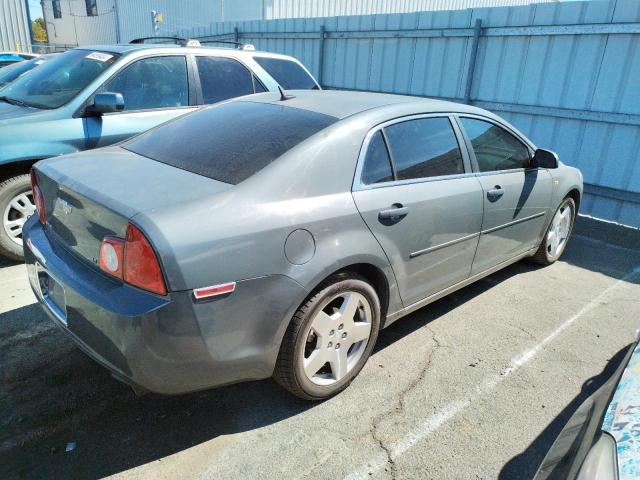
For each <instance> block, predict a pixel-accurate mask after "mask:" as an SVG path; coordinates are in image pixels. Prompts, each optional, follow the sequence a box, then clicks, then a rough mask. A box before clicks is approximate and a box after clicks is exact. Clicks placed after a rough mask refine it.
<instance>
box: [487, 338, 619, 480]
mask: <svg viewBox="0 0 640 480" xmlns="http://www.w3.org/2000/svg"><path fill="white" fill-rule="evenodd" d="M629 347H630V345H627V346H626V347H624V348H622V349H621V350H620V351H618V352H617V353H616V354H615V355H614V356H613V357H611V358H610V359H609V361H608V362H607V365H606V366H605V367H604V369H603V370H602V372H600V373H599V374H598V375H595V376H594V377H591V378H589V379H588V380H587V381H586V382H584V383H583V384H582V388H581V389H580V393H579V394H578V395H576V396H575V397H574V399H573V400H571V402H569V404H568V405H567V406H566V407H564V408H563V409H562V411H561V412H560V413H558V415H557V416H556V417H555V418H554V419H553V420H552V421H551V422H550V423H549V424H548V425H547V426H546V428H545V429H544V430H543V431H542V432H541V433H540V435H538V436H537V437H536V438H535V440H534V441H533V442H531V444H530V445H529V446H528V447H527V449H526V450H524V451H523V452H522V453H520V454H519V455H516V456H515V457H513V458H512V459H511V460H509V462H507V464H506V465H505V466H504V467H503V468H502V470H501V471H500V475H499V476H498V478H499V480H516V479H517V480H523V479H532V478H533V477H534V476H535V474H536V471H537V470H538V467H539V466H540V464H541V463H542V460H543V459H544V457H545V455H546V454H547V452H548V451H549V449H550V448H551V446H552V445H553V442H554V441H555V439H556V438H557V437H558V435H559V434H560V432H561V431H562V429H563V428H564V426H565V425H566V423H567V422H568V421H569V419H570V418H571V416H572V415H573V414H574V413H575V412H576V410H577V409H578V408H579V407H580V405H582V404H583V403H584V401H585V400H586V399H587V398H589V397H590V396H591V395H592V394H594V393H595V392H596V390H598V389H599V388H600V387H601V386H602V385H604V384H605V383H606V382H607V380H609V379H610V378H611V376H612V375H613V374H614V372H615V371H616V369H617V368H618V367H619V366H620V363H621V362H622V361H623V359H624V357H625V355H626V354H627V352H628V351H629Z"/></svg>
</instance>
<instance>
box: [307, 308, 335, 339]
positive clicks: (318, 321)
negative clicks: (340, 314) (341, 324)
mask: <svg viewBox="0 0 640 480" xmlns="http://www.w3.org/2000/svg"><path fill="white" fill-rule="evenodd" d="M334 322H335V319H334V318H333V317H331V316H329V315H327V314H326V313H325V312H323V311H320V312H318V313H317V314H316V318H315V319H314V321H313V326H312V328H313V330H315V331H316V332H317V333H318V335H320V336H325V335H327V334H328V333H329V331H331V327H332V326H333V323H334Z"/></svg>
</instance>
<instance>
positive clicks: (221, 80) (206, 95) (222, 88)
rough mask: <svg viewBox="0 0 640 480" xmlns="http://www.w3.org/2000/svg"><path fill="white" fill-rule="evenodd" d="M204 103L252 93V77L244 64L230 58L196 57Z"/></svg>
mask: <svg viewBox="0 0 640 480" xmlns="http://www.w3.org/2000/svg"><path fill="white" fill-rule="evenodd" d="M196 63H197V65H198V74H199V75H200V84H201V85H202V97H203V100H204V103H206V104H209V103H216V102H220V101H222V100H227V99H229V98H235V97H240V96H242V95H250V94H252V93H254V78H253V75H252V74H251V72H250V71H249V70H247V69H246V68H245V67H244V65H242V64H241V63H240V62H237V61H236V60H233V59H231V58H222V57H196Z"/></svg>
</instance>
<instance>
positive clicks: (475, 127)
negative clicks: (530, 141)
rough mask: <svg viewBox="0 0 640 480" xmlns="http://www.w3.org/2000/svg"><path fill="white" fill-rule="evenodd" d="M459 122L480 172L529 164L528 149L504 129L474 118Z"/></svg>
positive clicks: (523, 166) (462, 119)
mask: <svg viewBox="0 0 640 480" xmlns="http://www.w3.org/2000/svg"><path fill="white" fill-rule="evenodd" d="M460 120H461V121H462V125H463V126H464V129H465V131H466V132H467V135H468V137H469V139H470V140H471V145H472V146H473V151H474V153H475V154H476V160H477V161H478V168H479V169H480V171H481V172H495V171H498V170H511V169H514V168H525V167H526V166H527V165H528V164H529V156H530V155H529V149H528V148H527V147H526V146H525V145H524V144H523V143H522V142H521V141H520V140H518V139H517V138H516V137H514V136H513V135H511V134H510V133H509V132H507V131H506V130H505V129H504V128H501V127H499V126H497V125H495V124H493V123H490V122H485V121H483V120H477V119H475V118H464V117H462V118H461V119H460Z"/></svg>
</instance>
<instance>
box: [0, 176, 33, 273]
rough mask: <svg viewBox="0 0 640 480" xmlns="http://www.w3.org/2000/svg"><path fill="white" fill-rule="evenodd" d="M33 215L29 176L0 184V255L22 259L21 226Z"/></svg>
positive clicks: (16, 177)
mask: <svg viewBox="0 0 640 480" xmlns="http://www.w3.org/2000/svg"><path fill="white" fill-rule="evenodd" d="M34 213H35V205H34V203H33V196H32V193H31V178H30V176H29V174H24V175H18V176H15V177H11V178H8V179H7V180H5V181H3V182H2V183H0V255H2V256H5V257H7V258H10V259H12V260H18V261H21V260H23V259H24V253H23V250H22V225H23V224H24V222H25V221H26V220H27V218H29V217H30V216H31V215H33V214H34Z"/></svg>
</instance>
